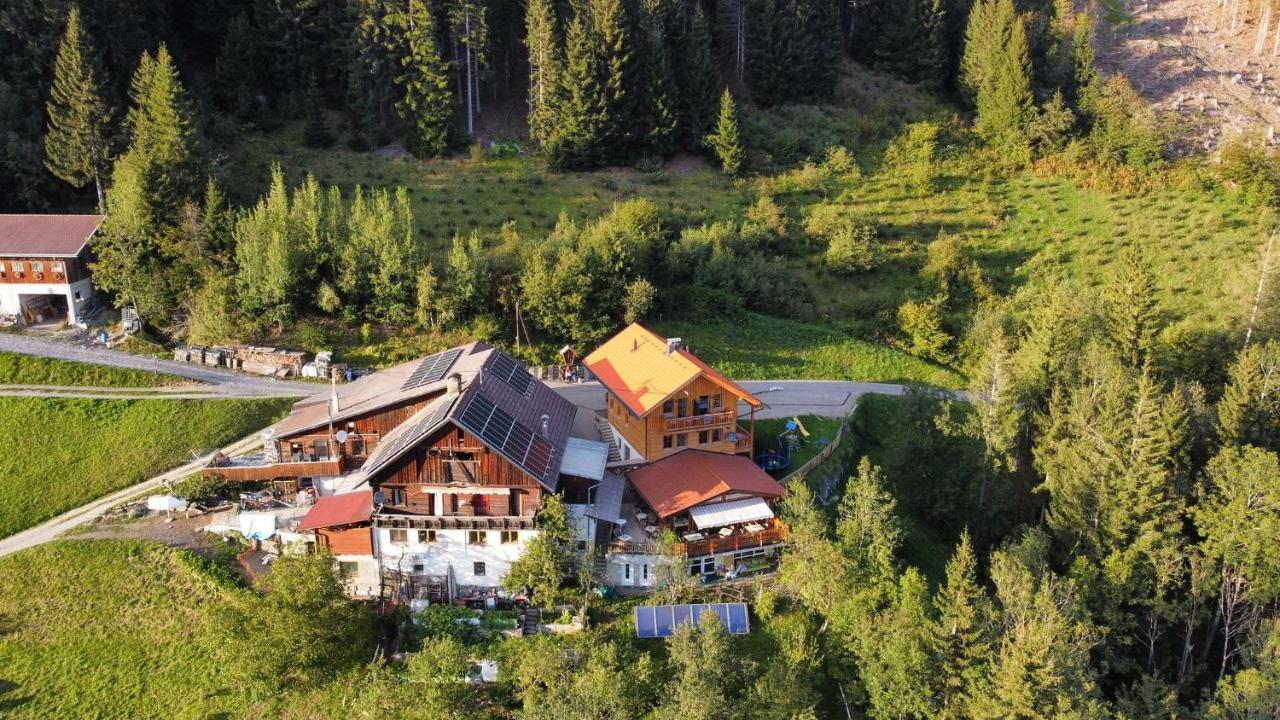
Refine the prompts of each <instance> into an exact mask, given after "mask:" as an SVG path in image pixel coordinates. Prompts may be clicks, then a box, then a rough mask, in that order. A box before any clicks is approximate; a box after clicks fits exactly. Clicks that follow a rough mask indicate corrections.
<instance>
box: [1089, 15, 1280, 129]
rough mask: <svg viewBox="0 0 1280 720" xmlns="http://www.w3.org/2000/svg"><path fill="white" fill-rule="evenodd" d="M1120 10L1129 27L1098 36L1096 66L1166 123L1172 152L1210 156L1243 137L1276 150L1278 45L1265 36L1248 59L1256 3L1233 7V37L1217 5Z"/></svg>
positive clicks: (1279, 114)
mask: <svg viewBox="0 0 1280 720" xmlns="http://www.w3.org/2000/svg"><path fill="white" fill-rule="evenodd" d="M1121 4H1123V6H1124V9H1125V11H1126V12H1128V13H1129V15H1130V16H1132V21H1126V22H1120V23H1115V24H1113V25H1112V27H1111V28H1109V29H1106V30H1104V31H1103V32H1102V33H1101V37H1100V43H1099V45H1100V53H1099V55H1100V59H1101V61H1102V63H1103V65H1104V67H1106V68H1107V69H1108V70H1113V71H1119V72H1123V73H1124V74H1125V75H1126V76H1128V77H1129V79H1130V80H1131V81H1132V82H1133V84H1134V86H1135V87H1136V88H1137V89H1138V90H1139V91H1140V92H1141V93H1142V94H1143V95H1144V96H1145V97H1147V98H1148V99H1150V100H1151V102H1152V103H1153V104H1154V106H1155V109H1156V111H1157V113H1159V114H1160V116H1161V117H1163V118H1164V119H1165V120H1166V121H1167V122H1169V124H1170V126H1171V128H1172V132H1171V135H1172V140H1173V146H1174V150H1175V152H1177V153H1178V154H1187V153H1191V152H1202V151H1213V150H1215V149H1216V148H1217V147H1218V146H1219V145H1220V144H1221V143H1222V141H1223V140H1224V139H1226V138H1230V137H1232V136H1233V135H1238V134H1240V133H1242V132H1246V131H1256V132H1260V133H1262V135H1263V136H1264V137H1266V139H1267V142H1268V144H1271V145H1277V144H1280V137H1277V134H1278V133H1280V55H1278V54H1277V51H1280V44H1277V43H1276V42H1275V40H1276V35H1275V34H1269V35H1268V36H1267V37H1266V38H1265V39H1264V42H1263V43H1262V48H1261V51H1260V52H1256V53H1255V52H1254V51H1255V49H1257V45H1258V31H1257V26H1258V20H1259V18H1258V17H1257V14H1258V13H1259V12H1260V9H1259V7H1258V6H1259V5H1260V3H1249V2H1242V3H1240V6H1241V10H1240V14H1239V15H1238V16H1237V24H1236V30H1235V31H1234V32H1232V31H1231V27H1230V26H1231V18H1230V16H1229V14H1227V13H1224V12H1223V11H1222V10H1221V9H1220V8H1221V7H1222V6H1223V5H1224V3H1220V2H1218V1H1217V0H1155V1H1151V2H1135V1H1134V0H1118V2H1117V5H1121ZM1275 17H1276V16H1274V15H1273V16H1272V20H1271V22H1272V23H1274V19H1275ZM1269 24H1270V23H1269Z"/></svg>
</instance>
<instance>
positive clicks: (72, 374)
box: [0, 352, 197, 387]
mask: <svg viewBox="0 0 1280 720" xmlns="http://www.w3.org/2000/svg"><path fill="white" fill-rule="evenodd" d="M195 382H197V381H195V380H188V379H187V378H183V377H178V376H177V375H169V374H166V373H154V372H148V371H146V370H130V369H128V368H117V367H110V366H107V365H94V364H91V363H82V362H69V361H66V360H56V359H53V358H44V357H36V356H34V355H20V354H18V353H7V352H0V385H80V386H86V387H159V386H163V385H181V384H185V383H195Z"/></svg>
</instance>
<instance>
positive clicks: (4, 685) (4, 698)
mask: <svg viewBox="0 0 1280 720" xmlns="http://www.w3.org/2000/svg"><path fill="white" fill-rule="evenodd" d="M17 689H18V684H17V683H14V682H9V681H8V680H0V713H2V712H5V711H7V710H16V709H17V708H19V707H22V706H23V705H26V704H27V703H29V702H31V701H32V700H35V696H34V695H15V694H14V691H15V690H17Z"/></svg>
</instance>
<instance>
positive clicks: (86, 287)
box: [0, 278, 93, 322]
mask: <svg viewBox="0 0 1280 720" xmlns="http://www.w3.org/2000/svg"><path fill="white" fill-rule="evenodd" d="M77 292H78V293H80V301H79V302H76V299H75V297H76V293H77ZM23 295H61V296H63V297H65V298H66V299H67V307H68V308H69V309H70V310H71V314H72V317H71V318H68V320H69V321H71V322H75V321H78V320H79V319H80V316H81V314H82V313H83V310H84V309H85V308H86V307H88V303H89V300H90V299H91V298H92V297H93V282H92V281H90V280H89V279H88V278H85V279H83V280H79V281H77V282H74V283H70V284H68V283H34V284H31V283H0V315H17V314H19V313H20V312H21V311H22V300H21V297H22V296H23ZM51 319H52V318H46V320H51Z"/></svg>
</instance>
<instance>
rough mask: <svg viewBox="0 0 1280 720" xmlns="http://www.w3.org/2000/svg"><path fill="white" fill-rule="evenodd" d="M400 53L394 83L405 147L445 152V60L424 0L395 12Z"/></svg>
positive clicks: (411, 0)
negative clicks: (397, 94) (403, 130)
mask: <svg viewBox="0 0 1280 720" xmlns="http://www.w3.org/2000/svg"><path fill="white" fill-rule="evenodd" d="M394 26H395V27H396V28H397V30H398V32H399V42H400V43H402V46H401V47H402V50H403V53H402V54H401V56H400V68H399V74H398V75H396V84H397V85H398V87H399V88H400V92H401V96H400V99H399V100H398V101H397V102H396V110H398V111H399V113H400V119H401V121H403V122H404V123H405V125H406V126H407V129H406V134H405V147H407V148H408V149H409V151H410V152H412V153H413V154H415V155H417V156H419V157H432V156H436V155H442V154H444V151H445V150H446V149H448V146H449V117H450V116H451V115H452V112H451V102H452V97H451V95H450V93H449V71H448V64H447V63H446V62H445V60H444V58H443V57H442V56H441V54H440V48H439V45H438V44H437V37H436V20H435V16H434V15H432V13H431V10H430V8H428V7H427V4H426V3H425V2H424V0H408V4H407V5H406V7H405V10H404V11H403V12H402V13H399V14H398V15H396V16H395V24H394Z"/></svg>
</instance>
